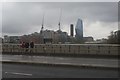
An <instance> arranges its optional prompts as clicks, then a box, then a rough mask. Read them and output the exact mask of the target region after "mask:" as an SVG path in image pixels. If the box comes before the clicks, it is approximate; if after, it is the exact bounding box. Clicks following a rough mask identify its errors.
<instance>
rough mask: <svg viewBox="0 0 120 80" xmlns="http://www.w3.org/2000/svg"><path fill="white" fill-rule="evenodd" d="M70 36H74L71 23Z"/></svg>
mask: <svg viewBox="0 0 120 80" xmlns="http://www.w3.org/2000/svg"><path fill="white" fill-rule="evenodd" d="M70 36H72V37H73V36H74V27H73V24H71V25H70Z"/></svg>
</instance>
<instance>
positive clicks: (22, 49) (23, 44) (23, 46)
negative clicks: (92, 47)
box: [20, 42, 25, 53]
mask: <svg viewBox="0 0 120 80" xmlns="http://www.w3.org/2000/svg"><path fill="white" fill-rule="evenodd" d="M20 47H21V52H22V53H23V52H24V48H25V42H22V43H21V45H20Z"/></svg>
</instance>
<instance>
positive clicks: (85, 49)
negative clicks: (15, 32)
mask: <svg viewBox="0 0 120 80" xmlns="http://www.w3.org/2000/svg"><path fill="white" fill-rule="evenodd" d="M25 50H26V49H25V48H21V47H20V44H3V45H2V52H3V53H4V52H11V53H12V52H21V53H23V52H25ZM119 50H120V45H113V44H35V47H34V48H33V49H32V52H33V53H53V54H96V55H118V52H119Z"/></svg>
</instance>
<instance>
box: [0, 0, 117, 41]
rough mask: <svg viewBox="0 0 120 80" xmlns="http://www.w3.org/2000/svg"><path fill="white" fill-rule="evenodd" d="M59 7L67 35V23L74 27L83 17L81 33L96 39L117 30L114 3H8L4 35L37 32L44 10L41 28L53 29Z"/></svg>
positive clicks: (115, 3) (55, 26)
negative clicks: (42, 26)
mask: <svg viewBox="0 0 120 80" xmlns="http://www.w3.org/2000/svg"><path fill="white" fill-rule="evenodd" d="M53 4H54V5H53ZM61 8H62V17H61V30H62V31H65V32H67V33H68V34H70V24H74V26H75V25H76V23H77V19H78V18H81V19H82V20H83V28H84V29H83V32H84V36H93V37H94V38H95V39H99V38H106V37H107V36H109V34H110V32H111V31H114V30H118V24H117V22H118V21H117V18H118V15H117V14H118V11H117V10H118V4H117V2H112V3H109V2H107V3H104V2H103V3H100V2H99V3H89V2H86V3H84V2H80V3H41V2H39V3H35V2H26V3H24V2H22V3H17V2H16V3H15V2H11V3H4V4H3V12H2V13H3V27H2V28H3V35H4V34H8V35H24V34H30V33H34V32H39V31H40V29H41V23H42V16H43V13H44V12H45V21H44V28H45V29H48V30H49V29H50V30H55V31H56V30H58V28H59V27H58V22H59V16H60V9H61ZM98 9H99V11H98ZM74 30H75V29H74ZM74 32H75V31H74ZM74 35H75V34H74Z"/></svg>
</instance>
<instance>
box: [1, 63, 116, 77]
mask: <svg viewBox="0 0 120 80" xmlns="http://www.w3.org/2000/svg"><path fill="white" fill-rule="evenodd" d="M2 76H3V78H117V77H118V72H117V70H105V69H93V68H73V67H55V66H53V67H52V66H40V65H28V64H8V63H4V64H3V65H2Z"/></svg>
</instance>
